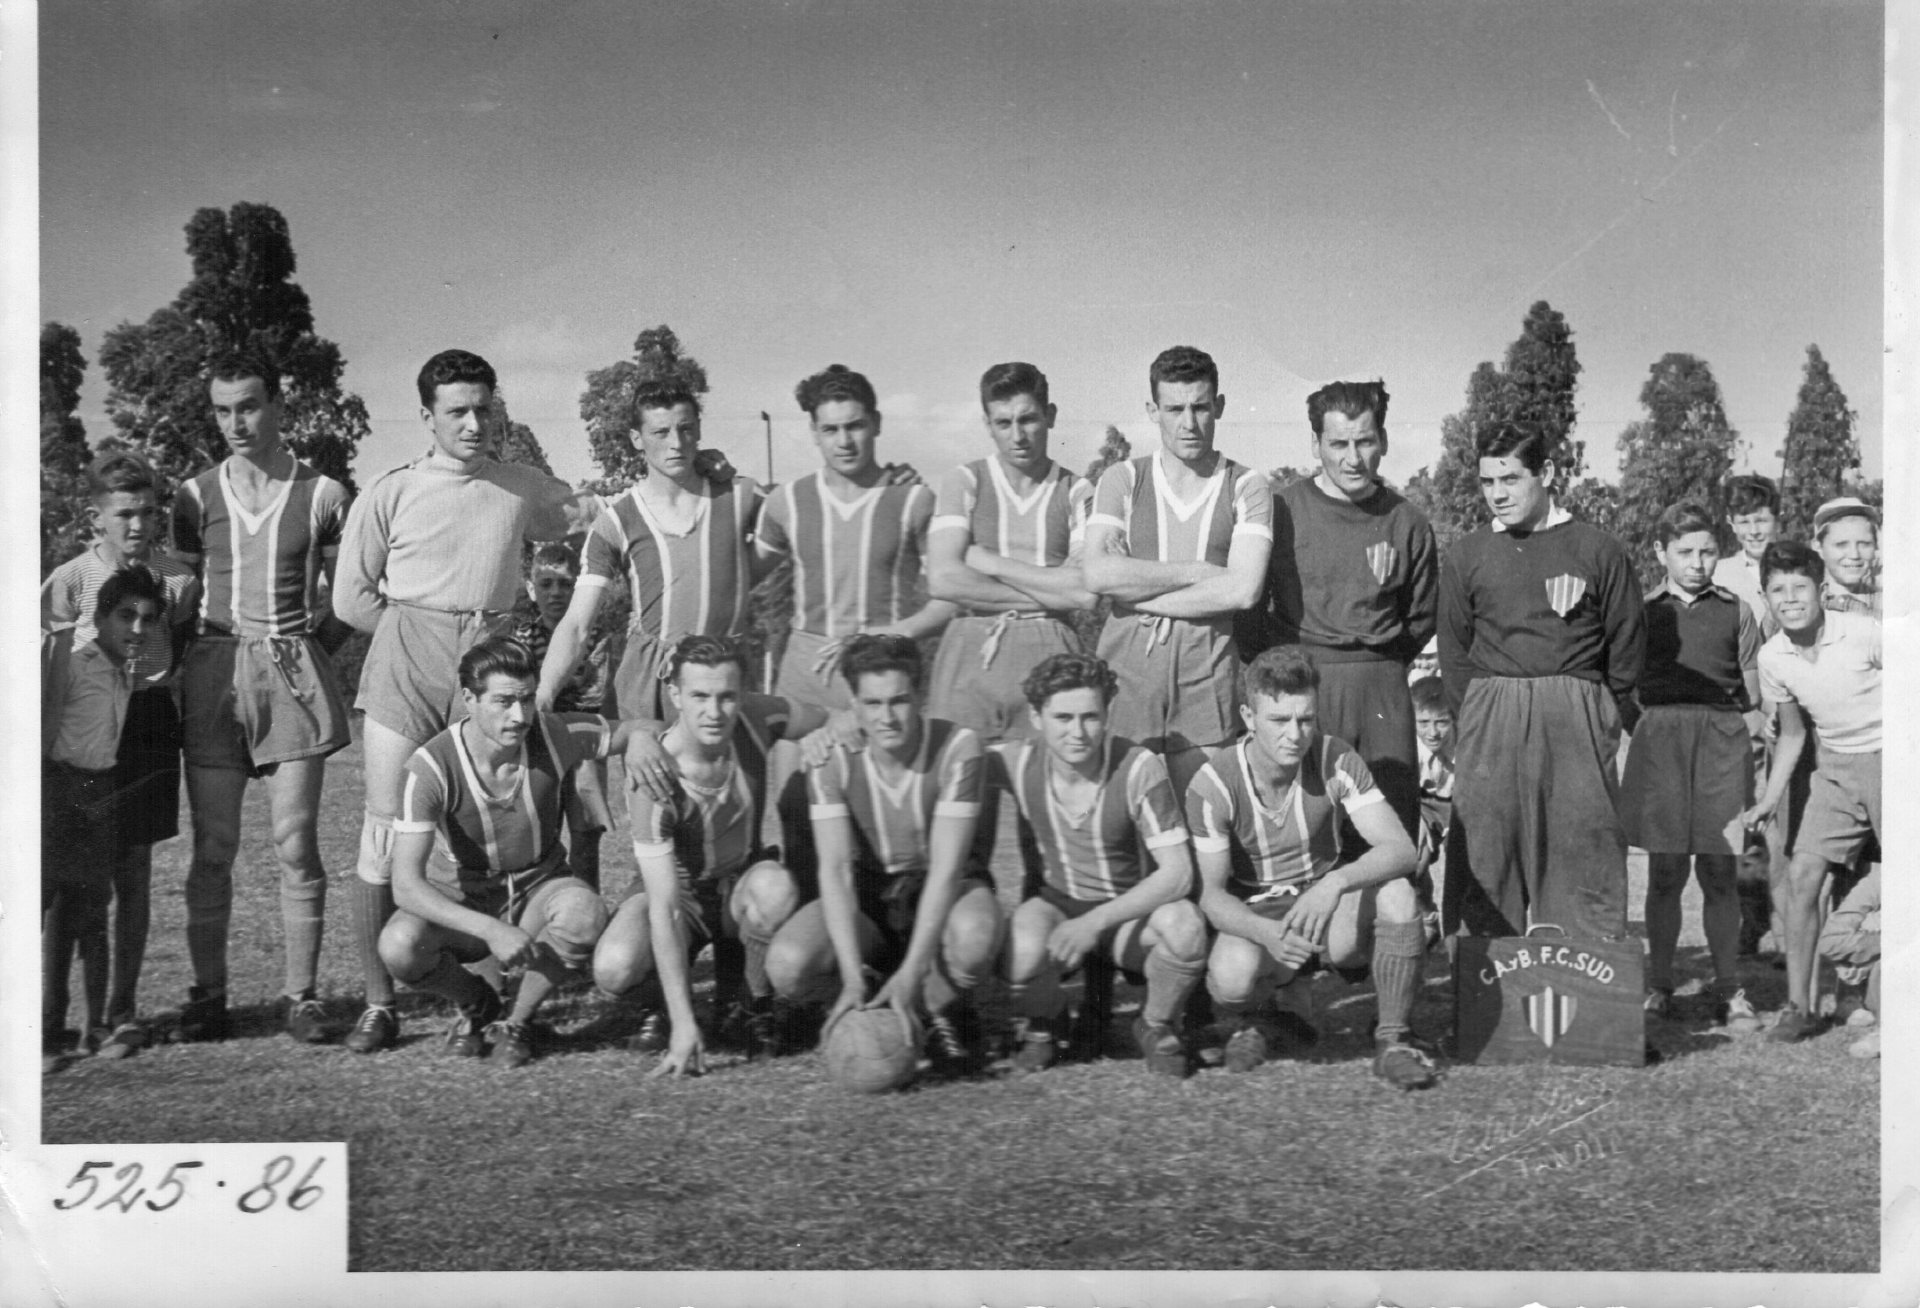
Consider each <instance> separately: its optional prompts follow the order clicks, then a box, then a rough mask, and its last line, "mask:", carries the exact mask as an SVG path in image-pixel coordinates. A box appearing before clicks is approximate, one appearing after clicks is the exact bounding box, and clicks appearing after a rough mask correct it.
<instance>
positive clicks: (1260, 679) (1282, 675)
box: [1241, 645, 1320, 705]
mask: <svg viewBox="0 0 1920 1308" xmlns="http://www.w3.org/2000/svg"><path fill="white" fill-rule="evenodd" d="M1241 682H1242V688H1243V694H1244V698H1245V700H1246V703H1247V704H1249V705H1251V704H1252V703H1253V697H1254V696H1255V695H1259V696H1262V697H1263V698H1266V699H1279V698H1280V697H1281V696H1282V695H1311V694H1313V693H1314V692H1315V691H1317V690H1319V689H1320V669H1319V668H1316V667H1314V666H1313V660H1312V659H1310V658H1308V657H1307V655H1306V652H1305V651H1304V650H1302V649H1301V648H1300V647H1299V646H1298V645H1275V646H1274V647H1273V648H1272V649H1268V650H1262V651H1261V652H1260V653H1259V655H1258V656H1256V657H1255V658H1254V660H1253V662H1251V663H1249V664H1247V667H1246V671H1245V672H1243V673H1242V674H1241Z"/></svg>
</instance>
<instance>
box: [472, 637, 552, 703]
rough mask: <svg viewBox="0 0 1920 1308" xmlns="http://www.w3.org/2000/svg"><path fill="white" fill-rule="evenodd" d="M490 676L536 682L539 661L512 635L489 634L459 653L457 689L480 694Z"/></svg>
mask: <svg viewBox="0 0 1920 1308" xmlns="http://www.w3.org/2000/svg"><path fill="white" fill-rule="evenodd" d="M489 677H512V678H513V679H514V680H515V681H538V680H539V679H540V660H539V659H537V658H535V657H534V656H533V651H532V650H530V649H528V648H527V647H526V645H525V644H524V643H523V642H521V641H517V640H515V639H514V638H513V637H512V636H488V637H487V638H486V639H485V640H483V641H481V642H480V643H479V644H478V645H475V646H474V647H473V648H472V649H470V650H468V651H467V652H466V653H465V654H462V655H461V656H460V688H461V689H462V690H466V691H470V692H472V693H473V694H475V695H483V694H485V693H486V690H487V678H489Z"/></svg>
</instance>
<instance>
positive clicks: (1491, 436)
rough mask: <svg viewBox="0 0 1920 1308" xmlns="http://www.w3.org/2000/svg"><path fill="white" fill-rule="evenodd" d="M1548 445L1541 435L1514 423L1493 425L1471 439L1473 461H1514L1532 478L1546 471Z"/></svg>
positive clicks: (1536, 429) (1543, 433)
mask: <svg viewBox="0 0 1920 1308" xmlns="http://www.w3.org/2000/svg"><path fill="white" fill-rule="evenodd" d="M1548 446H1549V442H1548V440H1547V434H1546V433H1545V432H1543V431H1541V430H1540V429H1539V428H1537V427H1529V426H1527V425H1525V424H1524V423H1518V422H1502V423H1497V424H1495V425H1494V426H1492V427H1489V428H1487V429H1486V430H1485V431H1483V432H1481V433H1480V434H1479V435H1477V436H1475V437H1474V438H1473V453H1474V457H1475V458H1477V459H1518V460H1519V461H1520V466H1521V467H1523V468H1525V469H1526V470H1527V471H1528V472H1531V473H1533V474H1535V475H1536V476H1537V475H1539V474H1540V473H1541V472H1544V471H1545V470H1546V466H1547V452H1548Z"/></svg>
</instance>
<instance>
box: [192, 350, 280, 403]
mask: <svg viewBox="0 0 1920 1308" xmlns="http://www.w3.org/2000/svg"><path fill="white" fill-rule="evenodd" d="M249 377H258V378H259V379H260V384H261V385H262V386H265V387H266V388H267V398H268V399H270V400H277V399H279V398H280V370H279V369H278V368H276V367H274V366H273V364H272V363H270V362H269V361H268V360H267V359H266V358H265V357H263V356H262V355H260V354H258V353H256V352H254V351H252V350H226V351H223V352H222V353H220V354H217V355H215V356H214V359H213V362H212V363H211V364H209V365H207V380H208V381H210V382H217V381H223V382H238V381H245V380H246V379H247V378H249Z"/></svg>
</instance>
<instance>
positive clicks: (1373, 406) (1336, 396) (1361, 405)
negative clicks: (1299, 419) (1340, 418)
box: [1307, 381, 1388, 439]
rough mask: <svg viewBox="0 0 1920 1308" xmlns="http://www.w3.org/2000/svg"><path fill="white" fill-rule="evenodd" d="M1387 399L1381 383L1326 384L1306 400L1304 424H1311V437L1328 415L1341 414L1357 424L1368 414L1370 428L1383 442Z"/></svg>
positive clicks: (1385, 427)
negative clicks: (1361, 416)
mask: <svg viewBox="0 0 1920 1308" xmlns="http://www.w3.org/2000/svg"><path fill="white" fill-rule="evenodd" d="M1387 399H1388V396H1387V384H1386V383H1385V382H1381V381H1367V382H1350V381H1337V382H1328V383H1327V384H1326V385H1325V386H1322V387H1321V388H1320V389H1319V390H1317V391H1315V392H1314V393H1313V394H1311V395H1309V396H1307V421H1308V422H1309V423H1312V424H1313V434H1314V435H1315V436H1318V435H1320V434H1321V429H1322V427H1323V425H1324V424H1325V422H1326V418H1327V414H1329V413H1338V414H1342V415H1344V416H1345V417H1348V418H1351V419H1352V420H1353V421H1355V422H1358V421H1360V415H1361V414H1363V413H1371V414H1372V415H1373V425H1374V428H1375V429H1376V430H1377V431H1378V432H1379V433H1380V436H1381V438H1382V439H1385V438H1386V434H1387Z"/></svg>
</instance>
